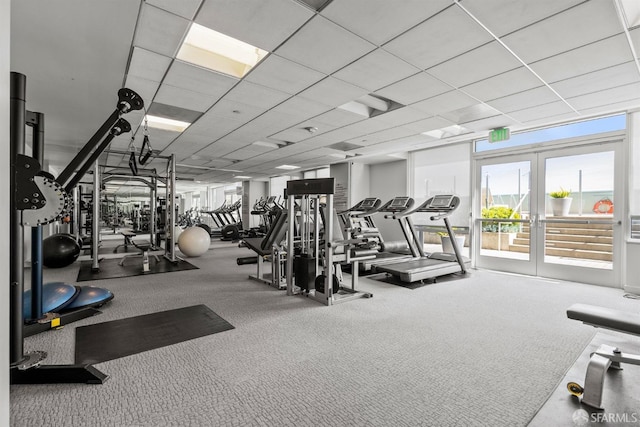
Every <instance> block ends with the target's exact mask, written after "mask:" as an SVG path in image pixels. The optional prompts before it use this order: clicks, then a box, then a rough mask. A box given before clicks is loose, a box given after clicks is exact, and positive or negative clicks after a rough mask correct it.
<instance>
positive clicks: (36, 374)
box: [11, 365, 109, 384]
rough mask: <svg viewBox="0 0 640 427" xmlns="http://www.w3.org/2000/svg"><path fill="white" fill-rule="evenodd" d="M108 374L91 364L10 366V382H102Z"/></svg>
mask: <svg viewBox="0 0 640 427" xmlns="http://www.w3.org/2000/svg"><path fill="white" fill-rule="evenodd" d="M107 378H109V376H108V375H106V374H104V373H103V372H101V371H99V370H98V369H96V368H94V367H93V366H92V365H40V366H37V367H33V368H30V369H25V370H20V369H18V368H17V367H14V368H11V384H103V383H104V382H105V381H106V380H107Z"/></svg>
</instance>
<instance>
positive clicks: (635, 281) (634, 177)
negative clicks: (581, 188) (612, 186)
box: [622, 112, 640, 294]
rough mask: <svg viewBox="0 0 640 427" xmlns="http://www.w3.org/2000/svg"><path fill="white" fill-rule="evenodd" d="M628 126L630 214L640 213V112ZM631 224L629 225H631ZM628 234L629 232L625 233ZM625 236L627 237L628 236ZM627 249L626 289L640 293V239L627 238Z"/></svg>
mask: <svg viewBox="0 0 640 427" xmlns="http://www.w3.org/2000/svg"><path fill="white" fill-rule="evenodd" d="M627 118H628V121H627V128H628V130H629V131H628V137H629V145H628V149H629V151H628V153H627V154H628V156H627V159H628V162H629V163H628V168H629V178H628V179H629V181H628V186H629V187H628V188H629V190H628V192H627V193H628V197H629V201H628V203H627V206H628V207H627V209H628V210H629V212H628V215H640V112H636V113H632V114H629V115H628V116H627ZM630 226H631V225H629V227H630ZM625 234H626V236H628V233H625ZM626 236H625V237H626ZM624 247H625V249H626V268H625V271H624V273H626V274H625V276H626V277H623V279H622V281H623V285H624V289H625V290H626V291H627V292H631V293H634V294H640V263H638V262H637V261H636V260H638V259H640V240H635V239H634V240H630V239H627V241H626V242H625V245H624Z"/></svg>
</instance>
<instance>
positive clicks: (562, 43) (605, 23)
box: [502, 1, 622, 63]
mask: <svg viewBox="0 0 640 427" xmlns="http://www.w3.org/2000/svg"><path fill="white" fill-rule="evenodd" d="M621 31H622V29H621V27H620V22H619V20H618V17H617V16H616V11H615V7H614V5H613V2H609V1H588V2H584V3H582V4H580V5H578V6H576V7H573V8H571V9H569V10H567V11H565V12H562V13H559V14H557V15H554V16H551V17H549V18H547V19H545V20H543V21H541V22H538V23H536V24H533V25H531V26H529V27H525V28H523V29H522V30H519V31H516V32H515V33H512V34H509V35H508V36H506V37H504V38H503V39H502V40H503V41H504V43H505V44H506V45H507V46H509V48H510V49H512V50H513V51H514V52H515V53H516V55H518V56H519V57H520V58H521V59H522V60H523V61H525V62H527V63H530V62H534V61H538V60H540V59H543V58H548V57H550V56H553V55H557V54H558V53H561V52H566V51H568V50H571V49H575V48H577V47H580V46H584V45H586V44H589V43H592V42H595V41H598V40H600V39H603V38H606V37H610V36H612V35H614V34H618V33H620V32H621Z"/></svg>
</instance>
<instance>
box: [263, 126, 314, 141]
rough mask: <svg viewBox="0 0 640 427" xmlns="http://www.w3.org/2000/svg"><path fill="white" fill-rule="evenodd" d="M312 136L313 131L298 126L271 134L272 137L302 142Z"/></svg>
mask: <svg viewBox="0 0 640 427" xmlns="http://www.w3.org/2000/svg"><path fill="white" fill-rule="evenodd" d="M311 137H313V134H312V133H309V131H307V130H305V129H303V128H302V127H298V126H296V127H292V128H289V129H285V130H283V131H282V132H278V133H276V134H273V135H271V136H270V138H273V139H275V140H278V141H287V142H300V141H304V140H305V139H309V138H311Z"/></svg>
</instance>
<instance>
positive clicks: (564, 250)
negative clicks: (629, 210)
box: [534, 144, 623, 285]
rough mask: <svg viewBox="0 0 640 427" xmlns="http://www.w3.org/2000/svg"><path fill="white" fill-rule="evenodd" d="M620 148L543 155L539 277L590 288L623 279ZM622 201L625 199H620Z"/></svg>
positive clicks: (538, 223) (609, 146) (537, 219)
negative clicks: (572, 282) (586, 285)
mask: <svg viewBox="0 0 640 427" xmlns="http://www.w3.org/2000/svg"><path fill="white" fill-rule="evenodd" d="M620 158H621V156H620V155H618V149H617V144H605V145H597V146H588V147H580V148H572V149H565V150H556V151H551V152H544V153H540V154H538V176H539V178H538V182H539V188H540V189H542V190H543V191H539V192H538V205H539V206H540V207H541V209H540V211H539V212H538V216H537V217H535V218H534V220H535V221H534V223H535V225H536V232H537V236H536V238H537V239H538V241H539V242H540V245H539V250H538V253H537V254H536V257H537V259H538V262H537V274H538V275H540V276H545V277H554V278H559V279H565V280H575V281H580V282H586V283H597V284H604V285H606V284H610V285H615V284H618V283H619V282H620V280H621V277H620V271H621V263H620V256H618V254H619V253H620V243H619V242H620V241H621V240H622V234H621V233H622V227H621V226H620V224H621V212H623V209H622V206H621V205H620V204H618V205H617V206H616V204H615V203H614V201H615V200H616V197H615V190H616V189H617V188H621V179H622V176H621V175H622V174H621V173H620V171H621V170H622V167H616V162H617V161H619V160H620ZM618 199H620V198H618Z"/></svg>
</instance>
